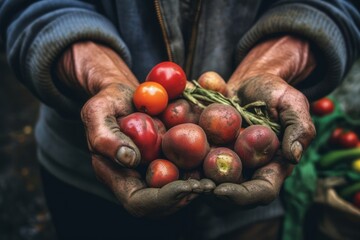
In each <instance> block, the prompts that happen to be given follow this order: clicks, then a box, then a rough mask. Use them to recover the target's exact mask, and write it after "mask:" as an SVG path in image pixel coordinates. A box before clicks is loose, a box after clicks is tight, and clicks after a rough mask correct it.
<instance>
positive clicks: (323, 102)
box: [310, 97, 335, 117]
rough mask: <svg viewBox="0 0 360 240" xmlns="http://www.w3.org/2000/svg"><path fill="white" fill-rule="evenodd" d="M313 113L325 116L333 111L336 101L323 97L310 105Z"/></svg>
mask: <svg viewBox="0 0 360 240" xmlns="http://www.w3.org/2000/svg"><path fill="white" fill-rule="evenodd" d="M310 109H311V113H312V114H313V115H315V116H319V117H322V116H325V115H328V114H330V113H332V112H333V111H334V110H335V104H334V102H333V101H332V100H331V99H330V98H328V97H324V98H321V99H319V100H317V101H315V102H313V103H311V105H310Z"/></svg>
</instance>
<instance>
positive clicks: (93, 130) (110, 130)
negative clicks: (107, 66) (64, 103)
mask: <svg viewBox="0 0 360 240" xmlns="http://www.w3.org/2000/svg"><path fill="white" fill-rule="evenodd" d="M131 95H132V90H131V89H129V88H127V87H125V86H123V85H121V84H116V85H111V86H109V87H107V88H106V89H104V90H103V91H100V92H99V93H98V94H97V95H95V96H94V97H92V98H91V99H90V100H89V101H88V102H87V103H86V104H85V105H84V107H83V109H82V111H81V117H82V120H83V123H84V126H85V130H86V134H87V140H88V145H89V148H90V150H91V151H92V152H93V153H95V154H98V155H102V156H105V157H107V158H109V159H112V160H114V161H115V162H116V163H118V164H120V165H123V166H126V167H135V166H137V165H138V164H139V162H140V158H141V156H140V152H139V149H138V148H137V146H136V145H135V144H134V143H133V141H132V140H131V139H130V138H129V137H128V136H126V135H125V134H123V133H122V132H121V131H120V128H119V126H118V123H117V120H116V117H120V116H124V115H128V114H130V113H131V112H133V109H132V102H131V101H132V100H131Z"/></svg>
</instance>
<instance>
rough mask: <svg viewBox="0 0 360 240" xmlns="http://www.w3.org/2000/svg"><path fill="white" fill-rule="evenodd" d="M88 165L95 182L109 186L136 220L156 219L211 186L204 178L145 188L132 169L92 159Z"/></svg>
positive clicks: (212, 186) (206, 190)
mask: <svg viewBox="0 0 360 240" xmlns="http://www.w3.org/2000/svg"><path fill="white" fill-rule="evenodd" d="M92 163H93V166H94V169H95V172H96V174H97V176H98V177H99V179H100V180H101V181H102V182H104V183H105V184H106V185H107V186H109V187H110V189H111V190H112V191H113V193H114V194H115V196H116V197H117V199H118V200H119V201H120V203H122V205H123V206H124V208H125V209H126V210H127V211H128V212H129V213H130V214H132V215H134V216H138V217H152V218H154V217H155V218H156V217H161V216H166V215H168V214H171V213H174V212H176V211H177V210H179V209H181V208H182V207H184V206H186V205H187V204H188V203H190V202H191V201H192V200H193V199H195V198H196V197H197V196H198V195H199V194H200V193H203V192H210V191H212V190H213V189H214V187H215V186H214V183H213V182H212V181H210V180H208V179H202V180H200V181H198V180H194V179H189V180H178V181H174V182H171V183H169V184H167V185H165V186H163V187H162V188H147V187H146V184H145V183H144V181H143V180H142V179H141V176H140V174H139V173H138V172H137V171H135V170H133V169H128V168H119V167H118V166H116V165H115V164H114V163H112V162H110V161H108V160H107V159H103V158H101V157H94V158H93V160H92Z"/></svg>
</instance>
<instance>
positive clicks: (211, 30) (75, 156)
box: [0, 0, 360, 236]
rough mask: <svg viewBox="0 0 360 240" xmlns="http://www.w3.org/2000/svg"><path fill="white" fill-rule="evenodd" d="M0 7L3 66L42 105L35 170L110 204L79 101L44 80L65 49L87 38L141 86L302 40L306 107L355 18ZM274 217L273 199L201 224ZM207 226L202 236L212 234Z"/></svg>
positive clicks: (66, 3)
mask: <svg viewBox="0 0 360 240" xmlns="http://www.w3.org/2000/svg"><path fill="white" fill-rule="evenodd" d="M0 4H1V5H0V31H1V38H2V40H3V42H5V43H6V50H7V56H8V60H9V63H10V65H11V67H12V68H13V70H14V72H15V74H16V76H17V78H18V79H19V80H20V81H21V82H22V83H23V84H25V85H26V86H27V87H28V88H29V90H30V91H32V93H33V94H34V95H36V96H37V97H38V98H39V99H40V100H41V101H42V102H43V103H44V105H43V106H42V107H41V109H40V115H39V122H38V124H37V128H36V138H37V141H38V149H39V150H38V152H39V160H40V162H41V164H42V165H44V166H45V167H46V168H47V169H48V170H49V171H50V172H52V173H53V174H54V175H56V176H57V177H59V178H60V179H62V180H63V181H65V182H68V183H69V184H72V185H74V186H76V187H79V188H81V189H84V190H86V191H89V192H92V193H94V194H97V195H100V196H103V197H105V198H108V199H114V198H113V196H112V195H111V193H109V192H108V191H107V189H105V188H104V187H103V186H102V185H101V184H100V183H98V182H97V180H96V178H95V176H94V173H93V170H92V168H91V164H90V162H91V161H90V154H89V152H88V150H87V144H86V139H85V134H84V130H83V126H82V124H81V121H80V117H79V111H80V108H81V106H82V104H83V103H81V102H78V101H76V100H75V99H74V98H73V97H72V96H70V95H68V93H67V92H65V91H63V89H61V87H59V84H57V81H58V80H57V79H56V77H54V74H53V70H54V69H53V66H54V64H55V62H56V59H57V58H58V57H59V55H60V54H61V53H62V52H63V51H64V50H65V49H66V48H67V47H68V46H69V45H71V44H72V43H74V42H76V41H81V40H92V41H95V42H100V43H102V44H105V45H107V46H109V47H111V48H112V49H114V50H115V51H116V52H118V53H119V55H120V56H121V57H122V58H123V59H124V60H125V62H126V63H127V64H128V65H129V67H130V68H131V70H132V71H133V72H134V74H135V75H136V77H137V78H138V79H139V81H140V82H141V81H143V80H144V78H145V76H146V74H147V72H148V71H149V70H150V68H151V67H152V66H154V65H155V64H157V63H159V62H160V61H164V60H171V61H175V62H177V63H178V64H180V65H181V66H183V67H184V69H185V70H186V73H187V75H188V79H196V78H197V77H198V76H199V75H200V74H201V73H202V72H204V71H208V70H212V71H216V72H218V73H220V74H221V75H222V76H223V77H224V78H225V79H227V78H228V77H229V76H230V75H231V73H232V71H233V70H234V69H235V67H236V66H237V65H238V63H239V62H240V61H241V60H242V59H243V58H244V56H245V55H246V53H247V52H248V51H249V50H250V49H251V48H252V47H253V46H254V45H255V44H256V43H257V42H258V41H259V40H261V39H264V38H267V37H269V36H272V35H274V34H288V33H291V34H296V35H299V36H302V37H303V38H306V39H308V40H309V41H310V42H311V46H312V49H313V51H314V53H315V54H316V57H317V59H318V62H319V65H318V67H317V70H316V71H315V72H314V74H312V75H311V76H310V77H308V78H307V79H306V80H305V81H303V82H301V83H300V84H299V85H297V86H296V87H297V88H298V89H299V90H301V91H302V92H303V93H304V94H305V95H306V96H307V97H308V98H309V99H310V100H312V99H315V98H319V97H321V96H323V95H326V94H328V93H330V92H331V91H332V90H333V89H334V88H335V87H336V86H338V85H339V84H340V83H341V80H342V79H343V78H344V76H345V75H346V73H347V72H348V70H349V69H350V67H351V65H352V64H353V62H354V61H355V60H356V59H357V58H358V57H359V53H360V29H359V28H360V16H359V12H358V10H357V9H356V8H355V7H354V5H352V4H351V2H349V1H341V0H328V1H320V0H303V1H300V0H279V1H270V0H269V1H261V0H244V1H235V0H227V1H219V0H206V1H205V0H203V1H201V0H198V1H190V0H155V1H149V0H122V1H112V0H108V1H105V0H104V1H95V0H94V1H91V0H88V1H70V0H52V1H24V0H8V1H6V0H5V1H0ZM207 211H208V212H209V211H210V212H211V209H208V210H207ZM281 213H282V209H281V206H280V204H279V202H278V201H275V202H274V203H273V204H272V205H270V206H267V207H259V208H257V209H254V210H252V211H250V212H246V211H245V212H241V214H242V216H246V217H241V218H240V217H238V215H237V214H238V212H237V211H233V212H231V213H228V215H227V218H222V219H217V218H211V216H210V217H209V215H206V216H205V217H204V216H203V217H204V218H206V219H207V220H208V222H211V221H212V223H215V224H217V225H218V226H222V227H220V228H216V229H217V230H216V231H219V229H221V230H220V231H229V230H231V228H236V227H238V226H240V225H242V224H245V223H248V222H250V221H255V220H257V219H260V218H269V217H274V216H279V215H281ZM233 219H237V221H233ZM210 220H211V221H210ZM202 223H203V226H202V227H203V228H204V227H206V223H205V222H204V221H203V222H202ZM208 227H209V230H208V231H209V232H208V233H209V234H212V235H213V236H216V234H220V233H219V232H217V233H213V232H211V231H215V228H212V226H211V225H209V226H208Z"/></svg>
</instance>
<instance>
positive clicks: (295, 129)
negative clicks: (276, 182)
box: [280, 91, 316, 164]
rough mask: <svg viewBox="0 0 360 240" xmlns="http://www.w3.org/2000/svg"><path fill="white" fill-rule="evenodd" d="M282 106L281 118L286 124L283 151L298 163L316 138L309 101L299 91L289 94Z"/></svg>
mask: <svg viewBox="0 0 360 240" xmlns="http://www.w3.org/2000/svg"><path fill="white" fill-rule="evenodd" d="M282 106H283V107H282V108H283V111H280V120H281V122H282V125H283V126H285V131H284V135H283V140H282V151H283V154H284V157H285V159H287V160H289V161H290V162H291V163H295V164H296V163H298V162H299V161H300V159H301V156H302V153H303V151H304V150H305V149H306V148H307V147H308V146H309V144H310V142H311V141H312V140H313V139H314V137H315V135H316V130H315V126H314V124H313V122H312V119H311V115H310V112H309V103H308V101H307V99H306V97H305V96H304V95H303V94H301V93H300V92H298V91H296V92H293V93H292V94H287V100H286V102H284V103H283V104H282Z"/></svg>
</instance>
